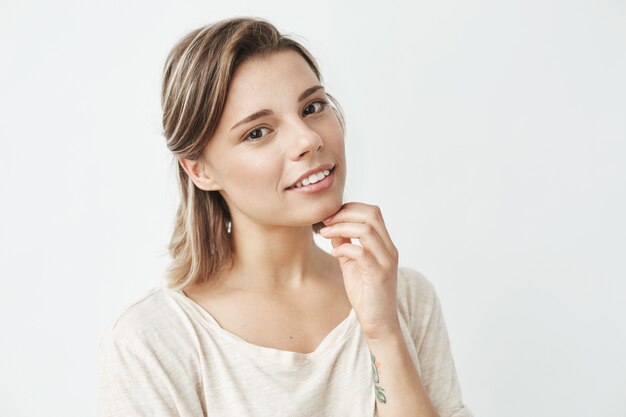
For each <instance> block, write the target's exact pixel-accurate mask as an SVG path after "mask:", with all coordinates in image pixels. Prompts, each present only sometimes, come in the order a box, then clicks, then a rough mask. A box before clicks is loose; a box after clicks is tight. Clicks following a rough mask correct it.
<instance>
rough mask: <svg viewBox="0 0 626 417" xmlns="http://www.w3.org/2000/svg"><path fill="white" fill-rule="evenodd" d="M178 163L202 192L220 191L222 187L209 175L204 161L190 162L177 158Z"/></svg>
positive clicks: (180, 157)
mask: <svg viewBox="0 0 626 417" xmlns="http://www.w3.org/2000/svg"><path fill="white" fill-rule="evenodd" d="M178 163H179V164H180V166H181V167H182V168H183V169H184V170H185V172H186V173H187V175H189V178H191V180H192V181H193V183H194V184H195V185H196V187H198V188H200V189H201V190H204V191H217V190H221V189H222V186H221V185H219V183H218V182H217V181H216V180H215V178H214V177H213V175H212V174H211V173H210V170H209V169H208V166H207V164H206V162H205V161H203V160H201V159H198V160H195V161H193V160H191V159H187V158H185V157H182V156H179V157H178Z"/></svg>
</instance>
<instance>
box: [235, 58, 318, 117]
mask: <svg viewBox="0 0 626 417" xmlns="http://www.w3.org/2000/svg"><path fill="white" fill-rule="evenodd" d="M315 84H319V80H318V79H317V77H316V76H315V73H314V72H313V70H312V69H311V67H310V66H309V64H308V63H307V61H306V60H305V59H304V58H303V57H302V56H301V55H300V54H299V53H297V52H296V51H293V50H286V51H280V52H275V53H272V54H270V55H266V56H253V57H250V58H248V59H246V60H245V61H244V62H242V63H241V64H240V65H239V67H238V68H237V70H236V71H235V73H234V74H233V77H232V79H231V82H230V85H229V89H228V96H227V98H226V106H225V108H224V117H229V116H232V117H237V116H240V115H241V114H240V113H242V112H243V113H245V112H251V111H256V110H259V109H260V108H261V107H259V106H263V107H265V106H268V107H269V106H271V105H272V103H274V104H276V105H277V104H279V103H280V102H285V101H291V102H293V103H296V102H297V97H298V96H299V95H300V93H302V91H304V90H305V89H307V88H309V87H311V86H313V85H315Z"/></svg>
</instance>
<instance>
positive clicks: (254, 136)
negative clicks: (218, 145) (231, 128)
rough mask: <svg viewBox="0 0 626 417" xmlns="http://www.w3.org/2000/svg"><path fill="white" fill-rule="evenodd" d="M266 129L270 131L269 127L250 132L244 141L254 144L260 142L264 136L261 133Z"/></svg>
mask: <svg viewBox="0 0 626 417" xmlns="http://www.w3.org/2000/svg"><path fill="white" fill-rule="evenodd" d="M264 129H265V130H269V129H268V128H267V127H257V128H254V129H252V130H251V131H250V132H248V134H247V135H246V136H244V137H243V140H244V141H248V142H254V141H255V140H259V139H261V138H263V135H262V134H261V133H259V132H261V131H262V130H264Z"/></svg>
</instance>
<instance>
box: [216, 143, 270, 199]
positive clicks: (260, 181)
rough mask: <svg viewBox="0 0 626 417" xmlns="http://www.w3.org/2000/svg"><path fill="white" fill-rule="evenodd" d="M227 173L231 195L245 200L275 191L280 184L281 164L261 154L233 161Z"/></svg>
mask: <svg viewBox="0 0 626 417" xmlns="http://www.w3.org/2000/svg"><path fill="white" fill-rule="evenodd" d="M226 172H227V174H226V178H227V187H228V188H230V193H229V194H231V195H233V194H237V195H241V196H242V197H243V198H246V196H252V195H255V196H258V194H259V193H262V192H267V191H268V190H271V189H275V188H276V185H277V184H278V183H279V182H280V170H279V164H277V163H276V161H274V160H273V159H270V158H266V157H264V156H263V155H262V153H260V152H259V153H256V154H255V155H253V156H246V157H240V158H236V160H235V159H233V160H231V161H230V163H229V164H228V169H227V171H226ZM227 191H228V190H227Z"/></svg>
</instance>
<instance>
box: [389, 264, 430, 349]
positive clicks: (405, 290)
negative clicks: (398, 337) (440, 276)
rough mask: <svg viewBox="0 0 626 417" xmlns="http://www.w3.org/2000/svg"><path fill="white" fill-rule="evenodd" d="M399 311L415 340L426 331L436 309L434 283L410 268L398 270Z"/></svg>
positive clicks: (404, 267)
mask: <svg viewBox="0 0 626 417" xmlns="http://www.w3.org/2000/svg"><path fill="white" fill-rule="evenodd" d="M397 293H398V310H399V312H400V314H401V315H402V316H403V317H404V319H405V321H406V322H407V324H408V325H409V327H410V329H411V332H412V333H413V336H414V337H415V338H419V337H420V335H421V334H423V333H424V332H425V331H426V328H427V327H428V323H429V321H430V319H431V316H432V314H433V311H434V309H435V308H436V307H437V303H438V301H437V293H436V290H435V287H434V285H433V283H432V282H431V281H430V280H429V279H428V278H426V276H424V274H422V273H421V272H419V271H418V270H416V269H413V268H410V267H406V266H403V267H399V268H398V286H397Z"/></svg>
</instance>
